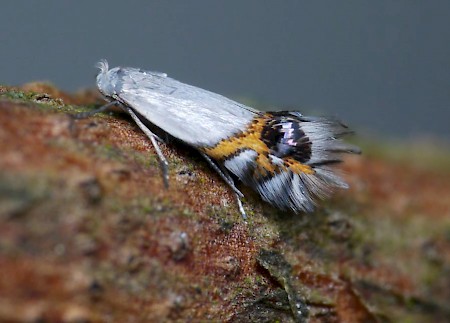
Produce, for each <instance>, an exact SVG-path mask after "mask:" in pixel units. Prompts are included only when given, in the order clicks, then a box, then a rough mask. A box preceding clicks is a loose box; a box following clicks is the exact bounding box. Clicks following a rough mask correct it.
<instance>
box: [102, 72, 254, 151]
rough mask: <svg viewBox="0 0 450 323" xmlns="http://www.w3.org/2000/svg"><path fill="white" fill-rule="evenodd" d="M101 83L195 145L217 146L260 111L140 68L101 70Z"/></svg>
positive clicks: (240, 129)
mask: <svg viewBox="0 0 450 323" xmlns="http://www.w3.org/2000/svg"><path fill="white" fill-rule="evenodd" d="M102 73H103V75H102ZM97 84H98V86H99V89H100V91H102V92H103V93H104V94H105V95H107V96H111V97H116V98H118V99H119V100H120V101H122V102H123V103H125V104H126V105H128V106H129V107H131V108H132V109H133V110H135V111H136V112H138V113H139V114H141V115H142V116H143V117H145V118H146V119H147V120H149V121H150V122H151V123H153V124H155V125H156V126H158V127H160V128H161V129H163V130H164V131H166V132H168V133H169V134H171V135H172V136H174V137H176V138H178V139H180V140H182V141H184V142H186V143H188V144H191V145H194V146H214V145H215V144H217V143H218V142H219V141H220V140H222V139H224V138H228V137H230V136H232V135H234V134H237V133H239V132H240V131H242V130H244V129H245V128H246V126H247V125H248V124H249V123H250V122H251V120H252V119H253V118H254V117H255V115H256V114H258V113H259V112H258V111H257V110H254V109H252V108H250V107H247V106H245V105H243V104H240V103H238V102H235V101H233V100H230V99H228V98H226V97H224V96H221V95H219V94H216V93H213V92H210V91H207V90H203V89H201V88H198V87H195V86H192V85H188V84H185V83H182V82H179V81H177V80H174V79H172V78H170V77H167V76H166V75H165V74H162V73H156V72H149V71H144V70H141V69H136V68H120V67H118V68H113V69H111V70H109V71H107V72H106V71H105V72H101V73H100V74H99V75H98V76H97ZM106 85H107V86H106Z"/></svg>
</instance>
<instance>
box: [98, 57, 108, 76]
mask: <svg viewBox="0 0 450 323" xmlns="http://www.w3.org/2000/svg"><path fill="white" fill-rule="evenodd" d="M95 67H97V68H98V69H100V73H101V74H105V73H106V72H108V70H109V65H108V61H107V60H106V59H104V58H103V59H101V60H100V61H99V62H98V63H97V64H95Z"/></svg>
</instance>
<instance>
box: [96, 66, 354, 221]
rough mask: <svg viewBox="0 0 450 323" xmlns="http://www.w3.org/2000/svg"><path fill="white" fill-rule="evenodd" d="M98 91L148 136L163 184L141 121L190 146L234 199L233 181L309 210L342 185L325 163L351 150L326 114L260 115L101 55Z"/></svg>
mask: <svg viewBox="0 0 450 323" xmlns="http://www.w3.org/2000/svg"><path fill="white" fill-rule="evenodd" d="M97 67H98V68H99V70H100V71H99V73H98V75H97V87H98V90H99V91H100V92H101V93H102V94H103V95H104V97H105V98H106V99H107V100H108V101H109V103H108V104H106V105H104V106H102V107H101V108H100V109H98V110H96V111H95V112H99V111H103V110H105V109H107V108H109V107H111V106H112V105H118V106H120V107H121V108H122V109H123V110H124V111H126V112H127V113H129V114H130V116H131V118H132V119H133V120H134V121H135V122H136V124H137V125H138V127H139V128H140V129H141V130H142V131H143V132H144V133H145V134H146V135H147V137H148V138H149V139H150V140H151V142H152V144H153V146H154V148H155V150H156V153H157V154H158V157H159V160H160V164H161V167H162V173H163V179H164V183H165V184H166V186H168V180H169V177H168V162H167V160H166V158H165V157H164V155H163V154H162V152H161V149H160V147H159V145H158V142H161V141H162V139H161V138H160V137H158V136H157V135H156V134H155V133H154V132H152V131H151V130H150V129H149V127H148V126H147V125H146V124H148V123H151V124H152V125H154V126H156V127H157V128H159V129H161V130H162V131H163V132H165V133H167V134H169V135H171V136H172V137H175V138H177V139H178V140H180V141H182V142H184V143H185V144H187V145H189V146H191V147H193V148H195V149H196V150H198V152H199V153H200V154H201V155H202V156H203V157H204V158H205V159H206V161H207V162H208V163H209V164H210V165H211V167H212V168H213V169H214V170H215V171H216V172H217V173H218V174H219V175H220V176H221V178H222V179H223V180H224V181H225V182H226V183H227V184H228V185H229V187H230V188H231V189H232V190H233V191H234V193H235V195H236V197H237V203H238V206H239V211H240V212H241V214H242V216H243V217H244V218H245V217H246V214H245V210H244V208H243V205H242V201H241V198H242V197H243V194H242V193H241V191H240V190H239V189H238V188H237V187H236V185H235V183H234V180H235V179H236V178H237V179H239V180H240V181H242V182H243V183H244V184H246V185H248V186H250V187H252V188H253V189H254V190H255V191H256V192H258V193H259V195H260V196H261V197H262V199H263V200H264V201H266V202H268V203H270V204H272V205H274V206H275V207H277V208H280V209H284V210H286V209H287V210H292V211H294V212H296V213H298V212H311V211H313V209H314V207H315V205H316V200H317V199H318V198H320V199H321V198H325V197H327V196H329V195H330V194H331V193H332V192H333V191H334V189H336V188H347V187H348V185H347V184H346V183H345V182H344V181H343V180H342V179H341V178H340V177H339V176H338V175H337V174H336V173H335V171H334V170H333V168H332V166H333V165H334V164H336V163H339V162H341V159H340V158H341V155H342V154H343V153H359V149H358V148H357V147H355V146H353V145H350V144H347V143H344V142H343V141H342V140H341V137H342V136H344V135H346V134H348V133H350V131H349V129H348V128H347V126H345V125H344V124H342V123H341V122H339V121H337V120H335V119H332V118H323V117H309V116H304V115H302V114H301V113H300V112H288V111H277V112H261V111H258V110H256V109H253V108H251V107H248V106H246V105H244V104H241V103H238V102H236V101H233V100H230V99H228V98H226V97H224V96H221V95H219V94H216V93H213V92H210V91H207V90H204V89H201V88H198V87H195V86H192V85H188V84H185V83H182V82H179V81H177V80H175V79H172V78H170V77H168V76H167V74H164V73H159V72H151V71H146V70H143V69H139V68H131V67H115V68H112V69H109V67H108V62H107V61H106V60H101V61H100V62H99V63H98V64H97Z"/></svg>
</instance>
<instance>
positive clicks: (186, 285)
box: [0, 83, 450, 322]
mask: <svg viewBox="0 0 450 323" xmlns="http://www.w3.org/2000/svg"><path fill="white" fill-rule="evenodd" d="M0 94H1V96H0V112H1V114H0V271H1V275H0V321H2V322H3V321H7V322H34V321H44V322H47V321H48V322H56V321H64V322H97V321H111V322H131V321H154V322H171V321H175V322H176V321H179V322H197V321H229V322H249V321H252V322H267V321H281V322H294V321H300V322H301V321H304V320H306V319H308V320H309V321H310V322H370V321H375V322H376V321H381V322H384V321H388V322H390V321H392V322H425V321H432V322H444V321H446V320H448V318H449V317H450V305H449V300H450V199H449V198H448V197H449V196H450V194H449V193H450V157H449V152H448V151H447V152H442V151H439V150H438V149H429V148H426V147H425V148H424V147H419V146H414V145H411V146H409V147H410V149H409V150H408V149H405V148H400V147H394V148H392V147H391V148H386V147H383V146H376V145H373V144H372V145H367V144H366V145H365V147H363V148H365V149H364V151H365V154H364V155H362V156H357V157H351V158H348V159H346V161H345V164H344V165H343V170H344V172H345V173H346V176H345V177H346V179H347V181H348V182H349V183H350V185H351V189H350V190H347V191H343V192H339V193H338V194H337V195H336V196H335V197H334V198H333V199H331V200H329V201H326V202H324V203H322V204H321V206H320V207H319V208H318V210H317V211H316V212H315V213H313V214H308V215H295V214H290V213H283V212H280V211H277V210H275V209H273V208H272V207H270V206H269V205H267V204H265V203H263V202H262V201H261V200H260V199H259V197H258V196H257V195H256V194H255V193H253V192H252V191H251V190H248V189H246V188H245V187H242V186H241V188H242V189H243V191H244V193H245V195H246V197H247V198H246V200H245V208H246V210H247V212H248V214H249V219H248V221H247V223H246V222H244V221H243V220H242V218H241V217H240V215H239V212H238V210H237V207H236V204H235V201H234V197H233V194H232V192H230V190H229V189H228V188H227V186H226V185H225V184H224V183H223V182H222V181H221V179H220V178H219V176H217V175H216V174H215V173H214V171H212V170H211V169H210V168H209V167H208V165H207V164H206V162H205V161H203V160H202V158H201V156H199V155H198V154H197V153H196V152H195V151H194V150H192V149H190V148H189V147H186V146H184V145H182V144H180V143H176V142H169V143H168V144H162V149H163V152H164V154H165V155H166V156H167V158H168V160H169V161H170V187H169V189H167V190H166V189H164V186H163V182H162V178H161V174H160V169H159V166H158V160H157V158H156V155H155V152H154V150H153V148H152V146H151V144H150V142H149V140H147V139H146V137H145V135H144V134H143V133H141V131H139V129H138V128H137V127H136V126H135V125H134V124H133V123H132V122H131V121H130V119H129V118H128V117H127V116H126V115H123V114H120V113H109V114H108V113H107V114H100V115H97V116H95V117H93V118H90V119H84V120H74V119H73V118H72V117H71V114H73V113H76V112H81V111H88V107H89V106H90V107H92V106H93V104H95V103H101V99H100V98H98V97H97V95H96V94H95V92H85V93H80V94H78V95H68V94H65V93H62V92H61V91H59V90H57V89H56V88H54V87H52V86H51V85H47V84H40V83H33V84H28V85H25V86H24V87H22V88H20V89H19V88H11V87H6V86H3V87H0ZM303 305H305V307H301V306H303ZM296 306H298V307H299V308H305V309H306V310H305V311H303V312H302V311H300V312H302V313H296V311H295V307H296ZM307 313H309V314H307Z"/></svg>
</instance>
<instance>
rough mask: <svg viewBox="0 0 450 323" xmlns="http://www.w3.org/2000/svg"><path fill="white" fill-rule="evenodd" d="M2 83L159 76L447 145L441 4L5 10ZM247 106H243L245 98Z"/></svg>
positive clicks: (449, 4)
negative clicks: (144, 72)
mask: <svg viewBox="0 0 450 323" xmlns="http://www.w3.org/2000/svg"><path fill="white" fill-rule="evenodd" d="M0 10H1V19H0V44H1V51H0V58H1V60H0V64H1V65H0V66H1V68H0V72H1V73H0V75H1V78H0V83H3V84H8V85H19V84H22V83H25V82H29V81H33V80H47V81H50V82H53V83H55V84H56V85H57V86H58V87H61V88H63V89H65V90H70V91H75V90H78V89H81V88H86V87H92V86H94V76H95V74H96V70H95V69H94V64H95V63H96V62H97V61H98V60H99V59H100V58H107V59H108V60H109V62H110V65H112V66H116V65H122V66H134V67H142V68H146V69H150V70H156V71H162V72H166V73H168V74H169V75H170V76H172V77H174V78H176V79H179V80H181V81H183V82H186V83H190V84H193V85H197V86H200V87H203V88H206V89H208V90H212V91H215V92H218V93H220V94H223V95H226V96H229V97H232V98H235V99H247V100H252V101H253V102H257V103H261V104H262V105H263V106H265V107H274V108H277V109H298V110H300V111H302V112H310V113H315V114H320V115H334V116H337V117H339V118H341V119H342V120H345V121H346V122H347V123H348V124H350V125H351V126H352V127H353V128H356V129H358V131H360V132H362V133H372V134H378V135H380V136H384V137H390V138H402V139H412V140H415V138H423V137H432V138H437V139H439V140H444V141H445V142H448V141H449V140H450V126H449V124H450V1H448V0H446V1H438V0H432V1H422V0H420V1H415V0H397V1H385V0H376V1H373V0H366V1H363V0H354V1H336V0H328V1H317V0H316V1H299V0H292V1H288V0H284V1H258V0H251V1H246V0H227V1H207V0H202V1H200V0H189V1H187V0H183V1H120V0H110V1H71V2H69V1H56V0H55V1H50V0H40V1H2V5H1V9H0ZM247 102H248V101H247Z"/></svg>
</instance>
